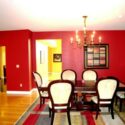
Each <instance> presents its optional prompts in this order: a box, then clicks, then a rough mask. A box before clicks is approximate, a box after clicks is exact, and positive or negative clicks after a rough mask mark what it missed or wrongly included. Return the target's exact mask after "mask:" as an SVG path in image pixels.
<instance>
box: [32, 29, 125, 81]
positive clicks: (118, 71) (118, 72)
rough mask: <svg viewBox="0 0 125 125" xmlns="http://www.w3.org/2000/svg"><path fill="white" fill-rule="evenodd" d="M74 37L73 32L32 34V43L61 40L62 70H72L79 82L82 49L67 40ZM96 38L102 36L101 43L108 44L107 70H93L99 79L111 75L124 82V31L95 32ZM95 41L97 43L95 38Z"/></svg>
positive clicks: (82, 66)
mask: <svg viewBox="0 0 125 125" xmlns="http://www.w3.org/2000/svg"><path fill="white" fill-rule="evenodd" d="M89 34H90V31H89ZM74 35H75V34H74V32H33V41H35V40H36V39H62V65H63V69H66V68H72V69H74V70H75V71H76V72H77V74H78V79H79V80H80V79H81V73H82V71H83V70H84V54H83V48H81V49H80V48H78V47H76V46H72V45H71V44H70V40H69V39H70V37H71V36H74ZM88 36H90V35H88ZM96 36H102V41H103V43H108V44H109V69H95V70H96V71H97V73H98V75H99V77H104V76H108V75H113V76H116V77H118V78H119V79H120V80H121V81H123V82H125V76H124V74H125V57H124V53H125V49H124V46H125V31H122V30H120V31H111V30H110V31H109V30H108V31H97V32H96ZM95 41H98V39H97V37H96V38H95ZM34 61H35V60H34ZM34 63H35V62H34ZM34 68H35V67H33V69H34Z"/></svg>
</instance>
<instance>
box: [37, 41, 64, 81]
mask: <svg viewBox="0 0 125 125" xmlns="http://www.w3.org/2000/svg"><path fill="white" fill-rule="evenodd" d="M54 54H62V41H61V39H45V40H36V67H37V68H36V71H38V72H39V73H40V74H41V76H42V78H43V80H44V81H43V82H45V83H46V82H48V81H51V80H54V79H60V74H61V72H62V61H59V62H55V61H54V60H53V59H54Z"/></svg>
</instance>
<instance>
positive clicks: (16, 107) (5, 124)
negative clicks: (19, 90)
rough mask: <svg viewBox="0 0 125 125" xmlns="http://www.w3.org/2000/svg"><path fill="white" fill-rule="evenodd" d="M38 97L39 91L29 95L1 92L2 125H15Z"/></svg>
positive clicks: (0, 121) (0, 116) (0, 111)
mask: <svg viewBox="0 0 125 125" xmlns="http://www.w3.org/2000/svg"><path fill="white" fill-rule="evenodd" d="M37 97H38V93H37V91H33V92H32V94H27V95H10V94H9V95H8V94H6V93H5V92H0V125H14V124H15V123H16V122H17V120H18V119H19V118H20V117H21V116H22V115H23V114H24V112H25V111H26V109H28V108H29V107H30V106H31V104H32V103H33V102H34V101H35V100H36V99H37Z"/></svg>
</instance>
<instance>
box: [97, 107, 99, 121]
mask: <svg viewBox="0 0 125 125" xmlns="http://www.w3.org/2000/svg"><path fill="white" fill-rule="evenodd" d="M98 114H99V105H97V110H96V119H97V118H98Z"/></svg>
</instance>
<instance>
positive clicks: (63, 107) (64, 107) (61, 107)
mask: <svg viewBox="0 0 125 125" xmlns="http://www.w3.org/2000/svg"><path fill="white" fill-rule="evenodd" d="M49 108H52V103H51V101H49ZM66 108H67V106H59V107H56V106H55V109H59V110H60V109H66Z"/></svg>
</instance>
